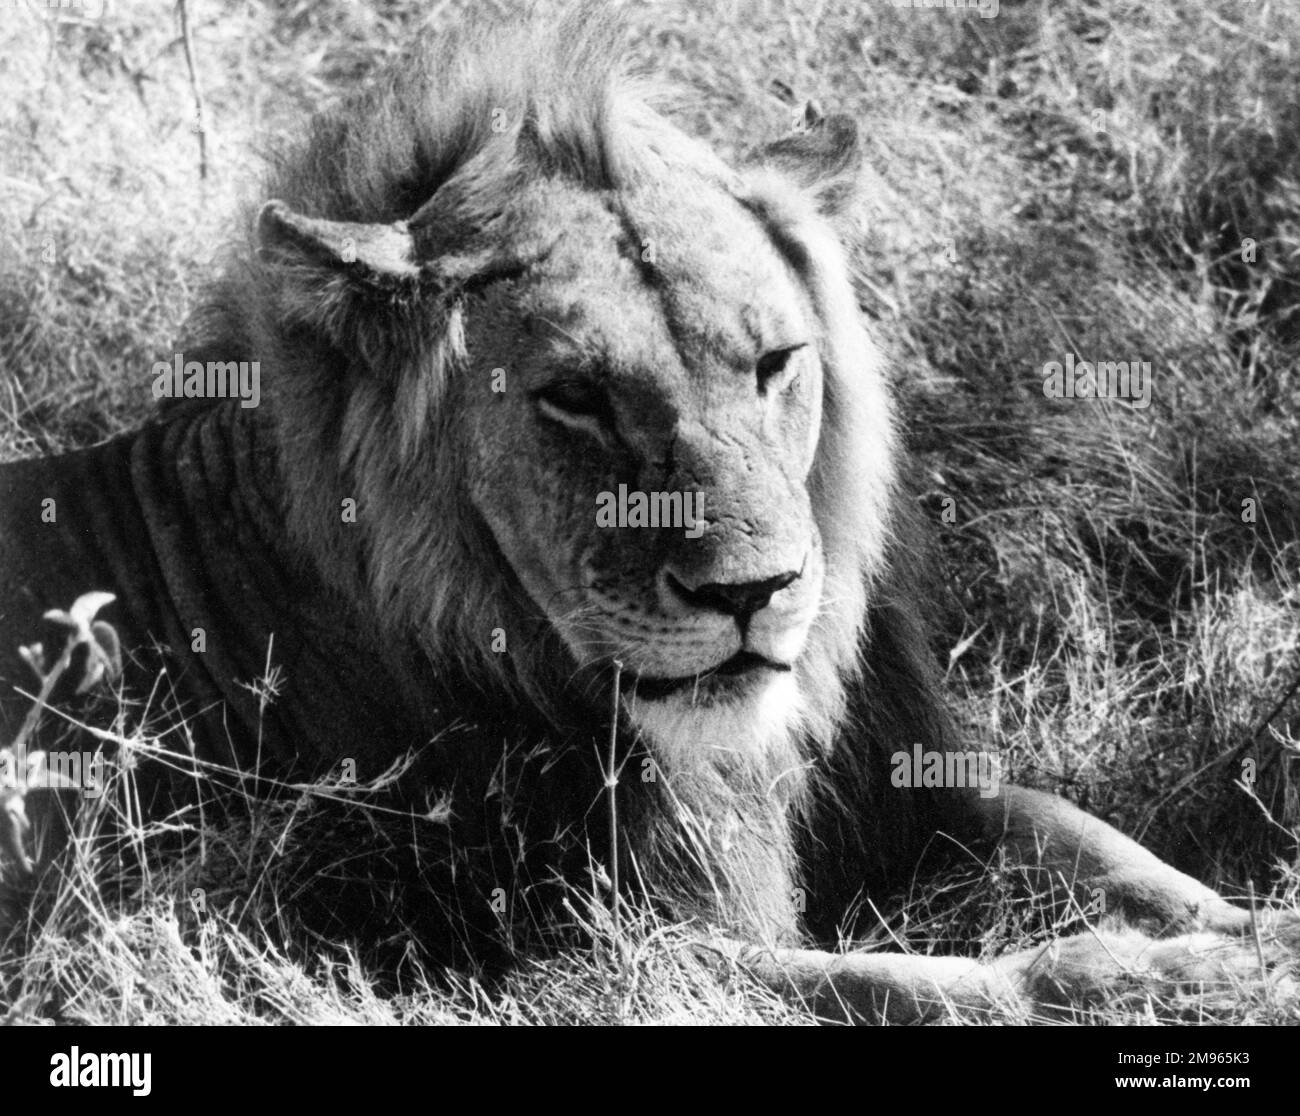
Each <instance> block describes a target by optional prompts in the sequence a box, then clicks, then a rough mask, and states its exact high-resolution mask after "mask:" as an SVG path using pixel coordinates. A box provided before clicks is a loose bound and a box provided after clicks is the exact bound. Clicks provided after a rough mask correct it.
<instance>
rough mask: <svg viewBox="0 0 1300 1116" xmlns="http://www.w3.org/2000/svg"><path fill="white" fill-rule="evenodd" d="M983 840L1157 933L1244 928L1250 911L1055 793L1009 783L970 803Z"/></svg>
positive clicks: (1089, 905)
mask: <svg viewBox="0 0 1300 1116" xmlns="http://www.w3.org/2000/svg"><path fill="white" fill-rule="evenodd" d="M969 805H970V807H971V809H973V810H974V811H975V813H976V816H977V817H978V820H979V826H980V828H981V829H982V832H983V836H984V837H985V838H986V839H987V840H989V841H994V842H1000V843H1001V844H1002V846H1003V847H1004V848H1006V849H1008V850H1009V851H1010V852H1011V853H1012V855H1013V857H1014V859H1015V860H1017V861H1018V862H1019V863H1021V864H1023V865H1024V866H1026V867H1028V868H1029V869H1031V870H1034V871H1041V872H1044V873H1047V874H1048V877H1049V878H1048V879H1047V880H1046V881H1045V882H1046V884H1047V886H1048V889H1050V890H1051V891H1052V892H1054V893H1056V894H1060V889H1061V888H1062V887H1064V888H1067V889H1068V890H1069V893H1070V894H1071V897H1072V899H1073V901H1074V902H1076V903H1077V904H1078V905H1079V907H1080V908H1081V909H1083V910H1085V911H1090V912H1093V913H1096V914H1098V915H1100V914H1103V913H1105V914H1119V915H1122V916H1123V917H1125V918H1127V919H1130V920H1133V921H1137V922H1141V923H1143V924H1144V925H1147V926H1150V927H1151V928H1152V929H1155V930H1158V931H1161V932H1165V931H1171V930H1191V929H1205V930H1219V931H1241V930H1243V929H1245V928H1246V927H1247V926H1248V925H1249V921H1250V913H1249V912H1248V911H1245V910H1243V909H1242V908H1239V907H1234V906H1233V905H1232V904H1230V903H1229V902H1227V901H1226V900H1225V899H1223V898H1221V897H1220V896H1219V895H1217V894H1215V892H1213V891H1211V890H1210V889H1209V888H1208V887H1206V886H1205V885H1204V884H1201V883H1199V882H1197V881H1196V880H1194V879H1192V877H1190V876H1186V875H1184V874H1183V873H1182V872H1179V871H1178V870H1177V869H1175V868H1172V867H1170V866H1169V865H1168V864H1166V863H1164V861H1162V860H1160V859H1159V857H1157V856H1155V855H1154V854H1152V853H1150V852H1148V851H1147V850H1146V849H1144V848H1143V847H1142V846H1141V845H1139V844H1138V843H1137V842H1136V841H1133V840H1130V839H1129V838H1128V837H1125V836H1124V835H1123V834H1122V833H1120V832H1119V831H1118V830H1117V829H1115V828H1113V827H1112V826H1109V825H1107V824H1106V823H1105V822H1103V821H1101V820H1100V819H1099V818H1095V817H1093V816H1092V815H1090V814H1087V813H1085V812H1084V811H1082V810H1080V809H1078V808H1077V807H1075V806H1073V805H1071V804H1070V803H1069V802H1067V801H1065V799H1063V798H1059V797H1057V796H1056V795H1052V794H1047V793H1045V792H1043V791H1036V790H1028V789H1026V788H1024V787H1012V786H1004V787H1003V789H1002V793H1001V794H999V795H998V796H997V797H995V798H990V799H974V798H972V799H970V800H969Z"/></svg>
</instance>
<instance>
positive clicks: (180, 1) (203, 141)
mask: <svg viewBox="0 0 1300 1116" xmlns="http://www.w3.org/2000/svg"><path fill="white" fill-rule="evenodd" d="M176 8H177V10H178V11H179V12H180V14H181V39H182V40H183V41H184V43H185V65H186V66H187V67H188V68H189V71H190V89H191V90H192V91H193V93H194V115H195V125H196V131H197V132H198V133H199V178H200V179H206V178H207V177H208V122H207V116H206V112H205V110H204V107H203V89H202V87H201V86H200V85H199V72H198V70H197V69H196V68H195V66H194V35H193V34H192V33H191V31H190V9H189V5H188V4H187V3H186V0H176Z"/></svg>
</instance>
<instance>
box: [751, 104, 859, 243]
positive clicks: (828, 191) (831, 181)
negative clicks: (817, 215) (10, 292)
mask: <svg viewBox="0 0 1300 1116" xmlns="http://www.w3.org/2000/svg"><path fill="white" fill-rule="evenodd" d="M863 157H864V156H863V150H862V141H861V140H860V138H859V136H858V125H857V122H856V121H855V120H854V119H853V118H852V117H850V116H844V115H841V114H835V115H832V116H826V115H824V114H823V113H822V110H821V108H820V106H819V105H818V104H817V102H816V101H809V102H808V103H807V104H806V105H805V106H804V109H803V111H802V112H801V113H800V114H799V116H798V117H797V118H796V120H795V126H794V131H793V133H792V134H791V135H788V136H783V137H782V138H781V139H779V140H776V141H775V142H774V143H770V144H768V145H767V146H766V147H764V148H763V149H762V150H761V151H760V152H759V153H758V154H757V155H756V156H755V157H754V159H753V160H752V161H753V162H754V163H757V164H758V165H759V166H769V167H773V168H775V169H776V170H778V171H780V172H781V173H782V174H784V175H785V176H786V177H787V178H790V179H792V180H793V181H794V182H796V183H797V184H798V185H799V186H801V187H803V188H804V189H805V190H807V191H808V192H809V193H810V194H812V196H813V198H814V199H815V200H816V202H817V208H818V210H820V212H821V214H822V216H824V217H826V218H827V219H828V220H830V221H831V222H832V223H833V224H834V223H836V222H837V219H838V218H840V217H843V216H845V215H846V214H847V213H848V212H849V210H850V209H851V208H852V206H853V203H854V201H855V200H856V198H857V195H858V190H859V188H860V185H861V179H862V165H863Z"/></svg>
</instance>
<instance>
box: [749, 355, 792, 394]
mask: <svg viewBox="0 0 1300 1116" xmlns="http://www.w3.org/2000/svg"><path fill="white" fill-rule="evenodd" d="M802 348H804V346H803V345H787V346H786V347H785V348H783V349H773V350H772V351H771V352H770V353H764V354H763V355H762V356H761V357H759V358H758V365H757V368H756V370H755V371H756V373H757V375H758V390H759V392H760V394H764V395H766V394H767V393H768V392H770V391H781V390H782V389H784V388H786V387H788V386H789V384H790V381H791V380H793V379H794V368H793V367H792V366H791V360H790V358H791V357H793V356H794V354H795V353H797V352H798V351H799V350H800V349H802Z"/></svg>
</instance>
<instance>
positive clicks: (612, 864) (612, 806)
mask: <svg viewBox="0 0 1300 1116" xmlns="http://www.w3.org/2000/svg"><path fill="white" fill-rule="evenodd" d="M622 679H623V664H622V663H621V662H620V661H619V660H618V659H615V660H614V693H613V696H612V699H611V701H610V713H609V767H608V768H607V769H606V771H605V798H606V801H607V802H608V804H609V878H610V881H611V885H610V886H611V887H612V888H613V893H614V897H613V899H612V901H611V902H612V909H613V915H614V940H615V941H621V940H622V933H621V930H622V927H621V922H620V910H619V881H618V798H617V792H618V767H617V766H616V760H617V748H618V708H619V699H620V696H621V695H620V693H619V690H620V687H621V683H622Z"/></svg>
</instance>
